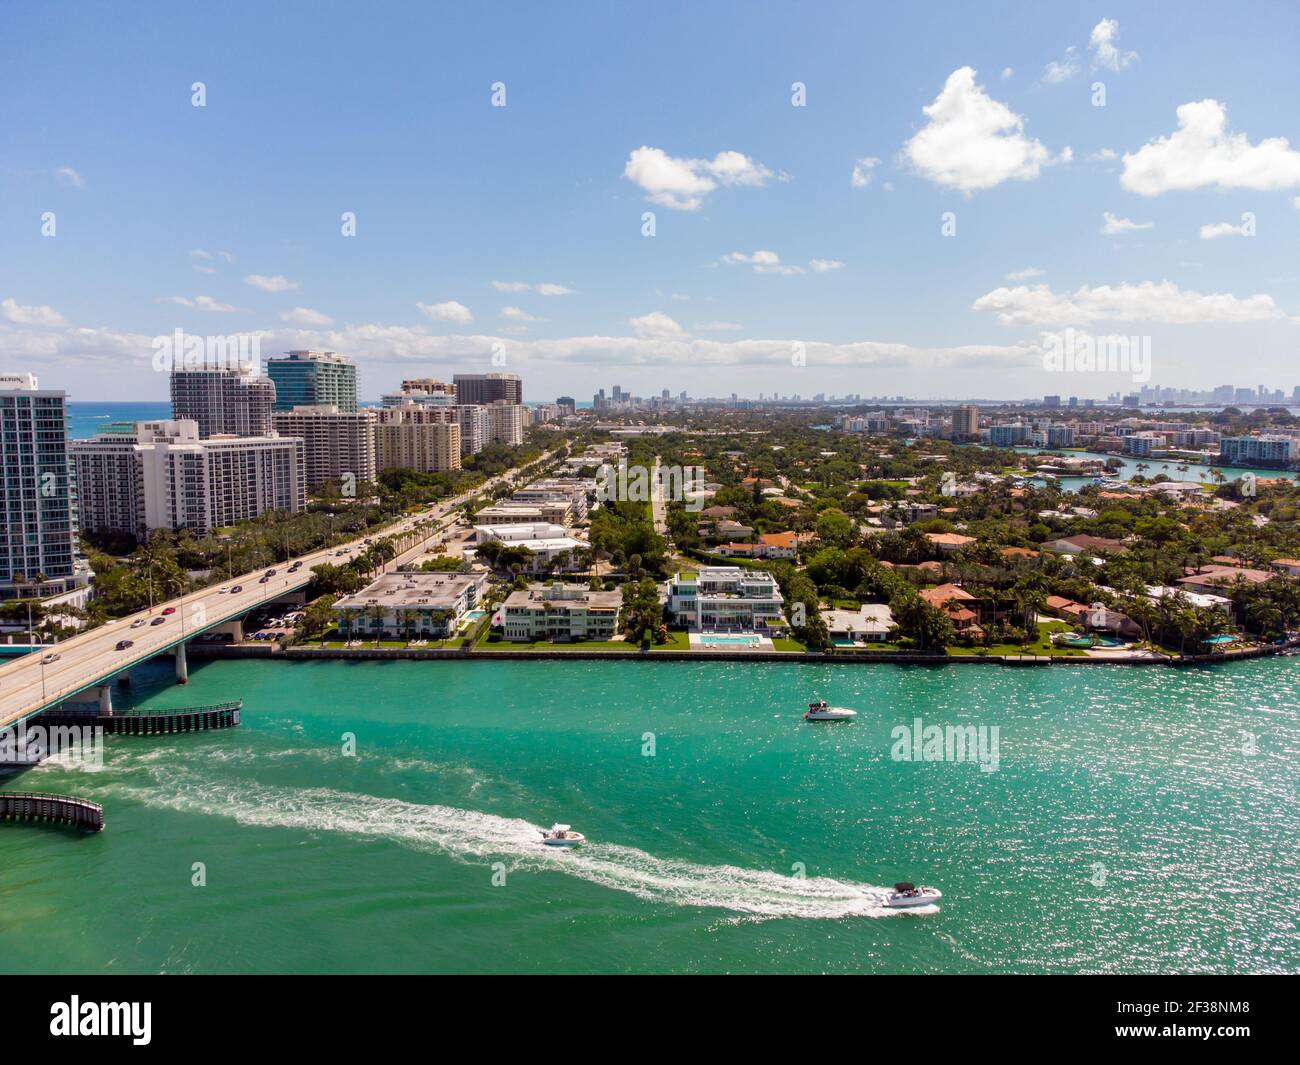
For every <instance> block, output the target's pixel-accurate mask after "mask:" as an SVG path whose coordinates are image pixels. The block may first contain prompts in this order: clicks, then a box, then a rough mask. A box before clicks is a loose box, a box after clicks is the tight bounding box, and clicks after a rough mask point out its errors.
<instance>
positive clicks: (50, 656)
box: [41, 651, 63, 666]
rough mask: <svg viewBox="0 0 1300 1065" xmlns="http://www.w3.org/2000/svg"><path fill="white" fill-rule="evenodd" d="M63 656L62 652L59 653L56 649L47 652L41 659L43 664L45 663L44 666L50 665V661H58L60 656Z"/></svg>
mask: <svg viewBox="0 0 1300 1065" xmlns="http://www.w3.org/2000/svg"><path fill="white" fill-rule="evenodd" d="M62 657H63V656H62V655H61V654H58V653H57V652H55V651H51V652H50V653H49V654H47V655H46V656H45V657H44V658H42V659H41V665H43V666H48V665H50V663H52V662H57V661H58V660H59V659H60V658H62Z"/></svg>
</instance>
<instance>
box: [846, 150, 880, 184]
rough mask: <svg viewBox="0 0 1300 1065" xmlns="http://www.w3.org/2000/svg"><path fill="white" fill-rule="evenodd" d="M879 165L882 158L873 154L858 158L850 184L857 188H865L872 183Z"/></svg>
mask: <svg viewBox="0 0 1300 1065" xmlns="http://www.w3.org/2000/svg"><path fill="white" fill-rule="evenodd" d="M879 165H880V160H879V159H877V158H876V157H875V156H872V155H867V156H863V157H862V158H861V159H858V160H856V161H855V162H854V164H853V174H852V175H851V176H850V178H849V184H850V185H851V186H853V188H855V189H865V188H866V187H867V186H868V185H870V184H871V179H872V178H873V177H874V176H875V170H876V167H878V166H879Z"/></svg>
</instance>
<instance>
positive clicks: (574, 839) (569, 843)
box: [542, 824, 587, 847]
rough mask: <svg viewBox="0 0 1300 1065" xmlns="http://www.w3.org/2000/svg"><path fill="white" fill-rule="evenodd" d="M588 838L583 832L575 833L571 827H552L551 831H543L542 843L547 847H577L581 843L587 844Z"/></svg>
mask: <svg viewBox="0 0 1300 1065" xmlns="http://www.w3.org/2000/svg"><path fill="white" fill-rule="evenodd" d="M586 842H587V837H586V836H584V835H583V834H582V833H581V832H575V831H573V829H572V828H571V827H570V826H569V825H560V824H555V825H552V826H551V827H550V828H549V829H543V830H542V843H543V845H544V846H547V847H576V846H577V845H578V844H579V843H586Z"/></svg>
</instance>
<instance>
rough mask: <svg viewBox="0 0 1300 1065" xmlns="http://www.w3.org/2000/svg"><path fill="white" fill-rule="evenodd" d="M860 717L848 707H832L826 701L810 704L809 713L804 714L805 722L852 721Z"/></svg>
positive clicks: (821, 700)
mask: <svg viewBox="0 0 1300 1065" xmlns="http://www.w3.org/2000/svg"><path fill="white" fill-rule="evenodd" d="M857 716H858V712H857V711H856V710H850V709H849V708H848V707H846V706H831V705H830V704H829V703H827V702H826V700H825V699H818V700H817V701H816V702H815V703H809V704H808V712H807V713H806V714H804V716H803V719H804V720H805V721H851V720H853V718H855V717H857Z"/></svg>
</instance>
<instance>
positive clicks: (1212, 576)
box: [1176, 566, 1277, 595]
mask: <svg viewBox="0 0 1300 1065" xmlns="http://www.w3.org/2000/svg"><path fill="white" fill-rule="evenodd" d="M1276 576H1277V574H1276V573H1270V572H1269V571H1268V570H1262V569H1242V568H1239V567H1237V566H1205V567H1203V568H1202V569H1201V571H1200V572H1199V573H1190V574H1188V575H1187V576H1186V577H1180V578H1178V580H1177V582H1176V583H1177V585H1178V586H1179V587H1180V588H1185V589H1186V590H1187V591H1189V592H1200V593H1201V594H1203V595H1223V594H1224V592H1225V591H1227V590H1228V589H1231V588H1232V586H1233V585H1234V584H1236V583H1237V582H1238V581H1244V582H1245V583H1247V584H1263V583H1264V582H1265V581H1267V580H1272V579H1273V578H1274V577H1276Z"/></svg>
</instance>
